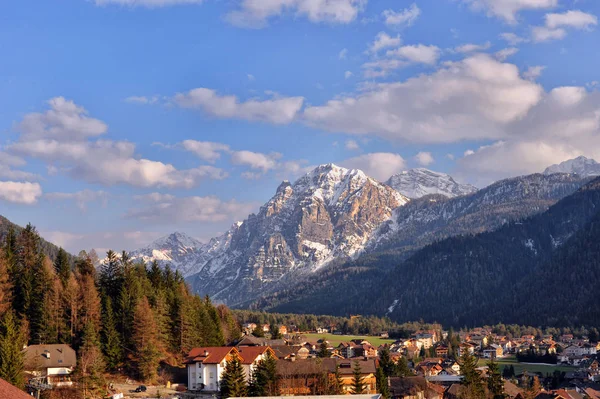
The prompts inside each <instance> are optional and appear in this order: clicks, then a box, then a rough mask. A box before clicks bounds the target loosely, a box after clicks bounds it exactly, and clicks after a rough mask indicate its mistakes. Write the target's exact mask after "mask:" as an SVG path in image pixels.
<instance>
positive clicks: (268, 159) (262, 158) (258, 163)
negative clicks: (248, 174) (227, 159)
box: [231, 151, 281, 172]
mask: <svg viewBox="0 0 600 399" xmlns="http://www.w3.org/2000/svg"><path fill="white" fill-rule="evenodd" d="M280 158H281V154H279V153H271V154H263V153H260V152H252V151H234V152H233V153H232V154H231V163H232V164H234V165H244V166H248V167H250V168H251V169H259V170H261V171H263V172H267V171H269V170H271V169H274V168H275V167H276V166H277V160H278V159H280Z"/></svg>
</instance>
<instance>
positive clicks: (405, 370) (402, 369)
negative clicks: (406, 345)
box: [395, 357, 412, 377]
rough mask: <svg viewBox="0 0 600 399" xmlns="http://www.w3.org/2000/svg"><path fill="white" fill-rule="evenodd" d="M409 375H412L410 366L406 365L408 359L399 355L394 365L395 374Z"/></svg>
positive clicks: (400, 375) (399, 375)
mask: <svg viewBox="0 0 600 399" xmlns="http://www.w3.org/2000/svg"><path fill="white" fill-rule="evenodd" d="M409 375H412V372H411V371H410V367H408V360H406V358H405V357H401V358H400V360H398V364H397V365H396V374H395V376H397V377H408V376H409Z"/></svg>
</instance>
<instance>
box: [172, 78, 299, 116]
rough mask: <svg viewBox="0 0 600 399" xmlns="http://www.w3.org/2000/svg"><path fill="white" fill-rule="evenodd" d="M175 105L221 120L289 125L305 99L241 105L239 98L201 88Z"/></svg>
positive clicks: (182, 95) (179, 97) (180, 95)
mask: <svg viewBox="0 0 600 399" xmlns="http://www.w3.org/2000/svg"><path fill="white" fill-rule="evenodd" d="M174 101H175V103H176V104H178V105H179V106H181V107H184V108H196V109H201V110H202V111H204V112H205V113H207V114H208V115H212V116H215V117H218V118H235V119H244V120H249V121H260V122H267V123H273V124H286V123H290V122H292V121H293V120H294V118H295V117H296V115H297V113H298V112H299V111H300V109H301V108H302V104H303V103H304V98H303V97H277V96H276V97H273V98H271V99H268V100H258V99H249V100H247V101H245V102H240V101H239V99H238V98H237V97H236V96H220V95H219V94H217V92H216V91H215V90H211V89H206V88H202V87H201V88H197V89H192V90H190V91H189V92H187V93H178V94H177V95H175V98H174Z"/></svg>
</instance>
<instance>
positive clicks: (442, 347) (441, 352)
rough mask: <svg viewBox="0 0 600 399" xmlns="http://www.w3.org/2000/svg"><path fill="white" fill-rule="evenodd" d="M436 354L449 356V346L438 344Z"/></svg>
mask: <svg viewBox="0 0 600 399" xmlns="http://www.w3.org/2000/svg"><path fill="white" fill-rule="evenodd" d="M435 355H436V356H441V357H446V356H448V347H447V346H446V345H438V346H437V347H436V348H435Z"/></svg>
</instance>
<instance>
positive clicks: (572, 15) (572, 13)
mask: <svg viewBox="0 0 600 399" xmlns="http://www.w3.org/2000/svg"><path fill="white" fill-rule="evenodd" d="M592 25H598V17H596V16H595V15H592V14H588V13H585V12H583V11H579V10H569V11H567V12H565V13H562V14H546V26H547V27H548V28H550V29H555V28H559V27H564V26H566V27H571V28H576V29H588V28H590V27H591V26H592Z"/></svg>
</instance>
